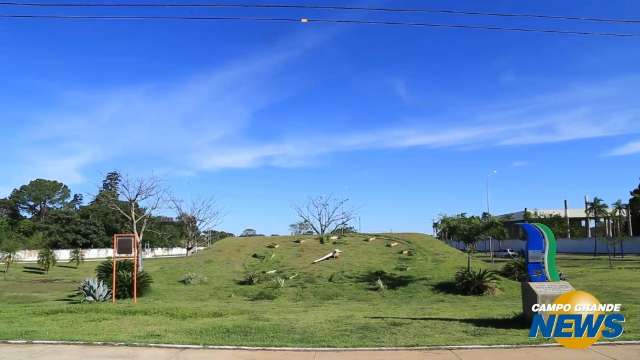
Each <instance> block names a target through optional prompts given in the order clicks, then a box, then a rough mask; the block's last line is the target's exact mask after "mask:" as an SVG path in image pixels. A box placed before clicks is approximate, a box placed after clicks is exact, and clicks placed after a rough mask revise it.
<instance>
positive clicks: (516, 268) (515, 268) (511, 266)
mask: <svg viewBox="0 0 640 360" xmlns="http://www.w3.org/2000/svg"><path fill="white" fill-rule="evenodd" d="M500 275H502V276H504V277H506V278H507V279H511V280H515V281H520V282H523V281H527V279H528V276H527V262H526V261H525V259H524V258H523V257H517V258H515V259H513V260H511V261H509V262H508V263H506V264H504V266H503V267H502V269H501V270H500Z"/></svg>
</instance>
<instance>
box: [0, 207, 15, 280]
mask: <svg viewBox="0 0 640 360" xmlns="http://www.w3.org/2000/svg"><path fill="white" fill-rule="evenodd" d="M19 249H20V243H18V242H17V241H16V240H15V236H14V234H12V233H11V230H10V228H9V225H8V224H7V222H6V221H5V220H2V219H0V261H2V262H3V263H4V275H5V277H6V275H7V273H8V272H9V268H10V267H11V264H13V262H14V261H15V259H16V253H17V252H18V250H19Z"/></svg>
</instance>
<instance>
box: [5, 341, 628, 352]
mask: <svg viewBox="0 0 640 360" xmlns="http://www.w3.org/2000/svg"><path fill="white" fill-rule="evenodd" d="M2 344H7V345H81V346H114V347H148V348H163V349H199V350H239V351H290V352H305V351H321V352H350V351H352V352H357V351H429V350H481V349H518V348H546V347H560V344H556V343H552V344H530V345H527V344H525V345H435V346H416V347H359V348H314V347H308V348H306V347H259V346H258V347H253V346H225V345H180V344H146V343H122V342H106V341H105V342H103V341H100V342H89V341H56V340H0V345H2ZM607 345H616V346H617V345H640V341H639V340H627V341H610V342H599V343H596V344H594V345H593V346H607Z"/></svg>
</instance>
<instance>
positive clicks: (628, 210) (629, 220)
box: [627, 202, 633, 237]
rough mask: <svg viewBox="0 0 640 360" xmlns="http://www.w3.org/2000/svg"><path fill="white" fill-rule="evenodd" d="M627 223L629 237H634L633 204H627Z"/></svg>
mask: <svg viewBox="0 0 640 360" xmlns="http://www.w3.org/2000/svg"><path fill="white" fill-rule="evenodd" d="M627 223H628V224H629V226H628V227H629V237H632V236H633V225H632V224H631V202H629V203H628V204H627Z"/></svg>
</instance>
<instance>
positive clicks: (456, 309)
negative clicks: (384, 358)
mask: <svg viewBox="0 0 640 360" xmlns="http://www.w3.org/2000/svg"><path fill="white" fill-rule="evenodd" d="M372 236H374V237H375V240H373V241H367V240H368V239H369V238H370V237H372ZM301 240H302V241H301ZM394 243H396V245H394V246H391V245H392V244H394ZM336 248H337V249H340V250H342V251H343V252H342V254H341V256H340V258H339V259H330V260H327V261H323V262H320V263H317V264H312V261H313V260H315V259H317V258H320V257H321V256H324V255H326V254H327V253H329V252H331V251H332V250H333V249H336ZM634 261H635V262H634ZM600 262H602V264H601V265H602V268H603V269H606V267H607V265H606V261H605V260H604V259H603V260H602V261H600V259H598V260H592V259H589V261H584V262H583V260H581V259H578V260H571V262H569V260H567V261H566V262H564V263H563V260H562V259H560V267H561V268H563V270H564V271H566V273H567V275H568V276H569V279H570V281H571V282H572V283H573V284H574V286H576V287H578V288H582V289H584V290H587V291H591V292H592V293H594V295H596V296H597V297H599V298H600V300H601V301H611V302H622V303H623V304H629V305H628V307H627V309H628V310H627V312H626V314H627V317H628V318H629V319H631V318H632V315H633V314H636V313H638V308H637V306H636V305H635V304H634V303H633V302H634V301H635V300H633V299H634V294H636V293H637V292H638V290H639V287H640V285H638V284H637V282H633V281H630V279H631V278H633V276H636V275H637V270H633V267H634V266H635V268H637V266H638V264H637V262H638V259H637V258H636V260H633V258H629V260H626V262H625V263H622V264H621V265H620V266H619V267H617V268H615V269H613V270H608V269H607V270H606V271H607V272H606V273H605V272H604V271H605V270H602V273H600V270H597V271H594V269H599V265H600ZM97 264H98V263H97V262H86V263H84V264H82V265H81V266H80V268H79V269H77V270H76V269H73V268H69V267H65V266H64V265H60V266H57V267H54V268H52V269H51V271H50V272H49V274H48V275H47V274H43V273H39V272H38V271H37V268H35V267H34V265H30V264H17V266H15V267H14V268H12V270H11V271H10V272H9V273H8V274H6V279H5V280H1V279H0V303H2V304H3V306H2V307H0V322H2V324H5V325H6V326H2V327H0V339H56V340H86V341H124V342H141V343H179V344H215V345H251V346H338V347H360V346H417V345H445V344H514V343H529V342H530V341H529V340H528V338H527V329H524V328H523V327H522V325H521V323H520V321H519V319H518V317H517V314H518V313H519V312H520V310H521V302H520V301H521V300H520V287H519V284H518V283H517V282H514V281H511V280H507V279H500V280H499V282H498V291H497V293H496V294H495V295H492V296H471V297H469V296H461V295H456V294H455V293H453V292H450V291H448V290H447V287H446V286H443V284H447V283H450V282H451V280H452V279H453V276H454V274H455V272H456V271H457V270H458V269H459V268H460V267H463V266H465V265H466V255H465V254H464V253H461V252H459V251H458V250H455V249H452V248H450V247H448V246H447V245H445V244H443V243H442V242H440V241H438V240H435V239H433V238H431V237H429V236H426V235H422V234H379V235H366V236H365V235H357V234H353V235H349V236H345V237H344V238H340V239H338V240H337V241H335V243H333V241H330V242H328V243H327V244H320V243H319V241H318V240H316V239H315V238H313V237H310V236H307V237H289V236H283V237H253V238H229V239H225V240H222V241H220V242H218V243H216V244H215V246H213V247H212V248H211V249H208V250H205V251H202V252H200V253H198V254H197V255H194V256H192V257H189V258H167V259H152V260H146V261H145V271H148V272H149V273H150V274H151V275H152V276H153V279H154V284H153V286H152V288H151V290H150V291H149V292H148V294H145V296H144V297H143V298H140V299H139V303H138V304H137V305H134V304H132V303H131V302H130V301H127V300H123V301H120V302H118V304H116V305H112V304H110V303H103V304H92V305H86V304H76V303H75V300H74V298H73V297H71V296H70V295H71V294H72V293H73V292H74V290H75V288H76V287H77V285H78V283H79V282H80V281H81V280H82V279H83V278H85V277H88V276H92V275H93V274H94V271H95V267H96V265H97ZM563 264H564V265H565V266H564V267H563ZM472 266H474V267H476V268H491V269H498V268H499V267H500V266H501V264H495V265H492V264H488V263H485V262H483V261H480V260H475V261H474V262H473V264H472ZM628 266H631V268H627V267H628ZM185 275H188V276H189V277H195V278H199V279H205V281H197V282H192V283H191V282H190V283H191V284H190V285H185V281H184V278H185ZM618 279H620V280H619V282H620V284H618ZM610 295H611V296H613V295H615V297H611V296H610ZM627 299H628V301H627ZM637 315H640V314H637ZM637 330H638V329H637V326H636V325H634V324H631V322H629V323H628V324H626V328H625V333H624V335H623V337H622V338H623V339H635V338H638V335H637V334H636V333H637Z"/></svg>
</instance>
